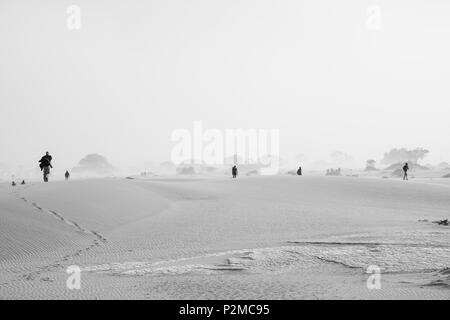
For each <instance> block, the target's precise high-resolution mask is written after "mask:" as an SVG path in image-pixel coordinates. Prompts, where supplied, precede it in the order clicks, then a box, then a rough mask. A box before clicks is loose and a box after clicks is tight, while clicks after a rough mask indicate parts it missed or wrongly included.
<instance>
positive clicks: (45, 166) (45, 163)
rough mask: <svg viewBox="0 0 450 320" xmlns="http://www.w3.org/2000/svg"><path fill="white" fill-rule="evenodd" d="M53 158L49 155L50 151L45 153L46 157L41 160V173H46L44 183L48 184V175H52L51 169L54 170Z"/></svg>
mask: <svg viewBox="0 0 450 320" xmlns="http://www.w3.org/2000/svg"><path fill="white" fill-rule="evenodd" d="M52 159H53V158H52V156H51V155H50V154H49V153H48V151H47V152H46V153H45V156H43V157H42V158H41V160H39V167H40V168H41V171H43V172H44V181H45V182H48V175H49V174H50V168H52V169H53V166H52Z"/></svg>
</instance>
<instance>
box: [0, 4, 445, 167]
mask: <svg viewBox="0 0 450 320" xmlns="http://www.w3.org/2000/svg"><path fill="white" fill-rule="evenodd" d="M72 4H74V5H77V6H79V7H80V8H81V29H80V30H70V29H68V27H67V23H66V22H67V18H68V14H67V13H66V10H67V7H68V6H69V5H72ZM374 6H375V7H374ZM371 8H372V9H371ZM373 8H375V9H376V10H379V13H380V14H381V15H379V16H378V15H376V12H377V11H376V10H375V11H373ZM377 8H378V9H377ZM374 12H375V14H374ZM373 19H375V20H376V21H375V26H378V27H379V28H378V27H375V28H374V27H372V26H373V25H374V24H373ZM0 40H1V43H0V49H1V50H0V121H1V126H0V162H3V163H10V164H21V165H25V166H35V165H36V161H37V160H38V159H39V158H40V156H41V155H42V154H43V152H45V151H46V150H49V151H50V152H51V153H52V154H53V155H54V157H55V159H57V161H56V160H55V162H57V163H59V164H60V165H62V166H70V167H71V166H73V165H75V164H76V163H77V162H78V161H79V160H80V159H81V158H82V157H83V156H84V155H85V154H87V153H92V152H95V153H100V154H103V155H105V156H107V157H108V159H109V160H110V161H111V162H112V163H113V164H116V165H129V164H135V163H139V162H144V161H147V160H155V161H163V160H168V159H169V158H170V151H171V149H172V147H173V146H174V143H173V142H171V141H170V137H171V133H172V132H173V130H175V129H177V128H186V129H192V126H193V121H194V120H201V121H202V122H203V126H204V127H205V128H218V129H227V128H228V129H233V128H244V129H245V128H261V129H270V128H278V129H280V139H281V144H280V148H281V150H280V151H281V156H284V157H292V156H294V155H295V154H298V153H304V154H308V155H309V157H310V158H312V159H321V158H327V157H328V155H329V154H330V153H331V152H332V151H335V150H340V151H343V152H346V153H348V154H351V155H353V156H355V157H356V158H357V159H359V160H361V161H364V160H365V159H367V158H375V159H380V158H381V157H382V154H383V152H385V151H388V150H389V149H390V148H392V147H408V148H415V147H425V148H428V149H430V150H431V153H430V155H429V157H428V161H431V162H438V161H443V160H447V161H450V144H449V143H448V139H449V136H450V59H449V58H450V1H448V0H421V1H419V0H404V1H398V0H386V1H377V0H373V1H366V0H344V1H335V0H309V1H300V0H276V1H275V0H274V1H267V0H252V1H249V0H227V1H216V0H194V1H190V0H164V1H162V0H161V1H137V0H136V1H117V0H102V1H99V0H89V1H88V0H86V1H78V0H74V1H70V2H69V1H61V0H53V1H48V0H34V1H32V0H27V1H25V0H0Z"/></svg>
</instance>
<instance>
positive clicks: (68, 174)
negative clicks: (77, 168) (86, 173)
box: [64, 170, 70, 180]
mask: <svg viewBox="0 0 450 320" xmlns="http://www.w3.org/2000/svg"><path fill="white" fill-rule="evenodd" d="M64 177H65V178H66V180H69V178H70V173H69V171H67V170H66V173H65V174H64Z"/></svg>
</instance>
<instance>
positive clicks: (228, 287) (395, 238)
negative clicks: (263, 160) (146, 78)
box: [0, 176, 450, 299]
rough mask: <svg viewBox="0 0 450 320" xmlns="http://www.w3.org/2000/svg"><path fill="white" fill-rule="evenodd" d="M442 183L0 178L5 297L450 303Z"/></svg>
mask: <svg viewBox="0 0 450 320" xmlns="http://www.w3.org/2000/svg"><path fill="white" fill-rule="evenodd" d="M444 180H445V179H442V181H441V180H439V179H433V180H432V181H430V180H420V179H415V180H414V181H413V180H410V181H407V182H404V181H401V180H395V179H374V178H361V177H359V178H355V177H307V176H303V177H297V176H279V177H278V176H272V177H240V178H238V179H235V180H233V179H230V178H228V177H227V178H225V177H223V178H217V177H216V178H175V177H172V178H170V177H168V178H154V179H147V180H142V179H134V180H131V179H120V178H109V179H93V180H73V181H68V182H66V181H56V182H50V183H47V184H44V183H41V182H35V183H31V184H28V185H25V186H16V187H14V188H13V187H11V186H10V185H7V184H1V185H0V268H1V273H0V298H1V299H53V298H58V299H449V298H450V290H449V288H450V271H449V269H448V268H449V267H450V266H449V264H450V233H449V232H450V229H449V228H450V227H446V226H439V225H436V224H434V223H432V222H431V221H433V220H438V219H445V218H448V217H449V208H450V184H449V183H448V182H447V181H448V180H445V181H444ZM419 220H426V221H419ZM72 265H76V266H79V267H80V269H81V288H80V289H79V290H76V289H75V290H69V289H68V288H67V285H66V282H67V279H68V277H69V274H67V273H66V269H67V268H68V267H69V266H72ZM369 266H377V267H378V268H380V271H381V275H380V284H381V288H380V289H372V290H370V289H368V287H367V280H368V278H369V276H370V274H368V273H367V268H368V267H369Z"/></svg>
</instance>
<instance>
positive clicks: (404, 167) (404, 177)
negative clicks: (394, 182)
mask: <svg viewBox="0 0 450 320" xmlns="http://www.w3.org/2000/svg"><path fill="white" fill-rule="evenodd" d="M408 170H409V166H408V162H406V163H405V165H404V166H403V172H404V174H403V180H408Z"/></svg>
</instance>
